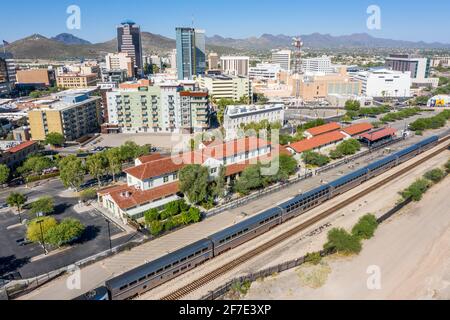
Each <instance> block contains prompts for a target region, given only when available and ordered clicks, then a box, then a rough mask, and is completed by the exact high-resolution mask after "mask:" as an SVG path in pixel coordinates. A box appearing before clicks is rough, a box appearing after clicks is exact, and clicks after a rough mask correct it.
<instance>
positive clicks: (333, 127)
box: [306, 122, 341, 136]
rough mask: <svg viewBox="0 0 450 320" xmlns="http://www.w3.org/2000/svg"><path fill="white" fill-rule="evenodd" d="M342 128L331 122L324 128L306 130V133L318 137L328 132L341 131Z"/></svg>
mask: <svg viewBox="0 0 450 320" xmlns="http://www.w3.org/2000/svg"><path fill="white" fill-rule="evenodd" d="M340 128H341V126H340V125H339V124H338V123H336V122H331V123H328V124H324V125H323V126H319V127H315V128H311V129H308V130H306V132H309V133H310V134H311V135H312V136H318V135H321V134H324V133H327V132H331V131H335V130H339V129H340Z"/></svg>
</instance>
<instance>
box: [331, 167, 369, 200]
mask: <svg viewBox="0 0 450 320" xmlns="http://www.w3.org/2000/svg"><path fill="white" fill-rule="evenodd" d="M368 173H369V169H368V168H362V169H359V170H357V171H355V172H352V173H350V174H347V175H345V176H343V177H341V178H339V179H337V180H335V181H333V182H330V183H329V185H330V199H331V198H334V197H336V196H338V195H340V194H343V193H345V192H347V191H349V190H351V189H353V188H355V187H357V186H359V185H361V184H363V183H364V182H366V181H367V180H368V176H369V174H368Z"/></svg>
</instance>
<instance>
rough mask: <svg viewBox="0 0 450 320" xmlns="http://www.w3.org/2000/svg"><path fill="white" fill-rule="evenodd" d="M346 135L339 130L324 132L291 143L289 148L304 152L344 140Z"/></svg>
mask: <svg viewBox="0 0 450 320" xmlns="http://www.w3.org/2000/svg"><path fill="white" fill-rule="evenodd" d="M344 138H345V136H344V135H343V134H342V133H340V132H339V131H334V132H329V133H325V134H322V135H320V136H317V137H314V138H311V139H305V140H302V141H299V142H296V143H293V144H291V145H290V146H288V148H292V149H293V150H294V151H295V152H297V153H302V152H305V151H310V150H313V149H316V148H319V147H321V146H324V145H327V144H330V143H333V142H338V141H341V140H344Z"/></svg>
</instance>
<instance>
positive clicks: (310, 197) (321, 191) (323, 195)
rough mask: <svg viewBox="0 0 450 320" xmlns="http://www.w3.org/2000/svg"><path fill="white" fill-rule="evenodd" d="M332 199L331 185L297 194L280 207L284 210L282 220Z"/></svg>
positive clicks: (296, 215)
mask: <svg viewBox="0 0 450 320" xmlns="http://www.w3.org/2000/svg"><path fill="white" fill-rule="evenodd" d="M329 199H330V186H329V185H323V186H321V187H319V188H316V189H314V190H311V191H308V192H306V193H304V194H301V195H299V196H296V197H295V198H293V199H292V200H289V201H287V202H285V203H283V204H281V205H279V207H280V208H281V209H282V210H283V216H282V222H286V221H287V220H290V219H293V218H295V217H298V216H300V215H302V214H303V213H305V212H307V211H309V210H311V209H312V208H315V207H317V206H319V205H320V204H322V203H323V202H325V201H327V200H329Z"/></svg>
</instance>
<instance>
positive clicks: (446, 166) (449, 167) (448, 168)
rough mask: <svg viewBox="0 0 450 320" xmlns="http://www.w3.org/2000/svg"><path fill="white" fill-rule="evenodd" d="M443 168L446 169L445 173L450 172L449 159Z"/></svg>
mask: <svg viewBox="0 0 450 320" xmlns="http://www.w3.org/2000/svg"><path fill="white" fill-rule="evenodd" d="M445 170H446V171H447V173H450V160H449V161H447V163H446V164H445Z"/></svg>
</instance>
